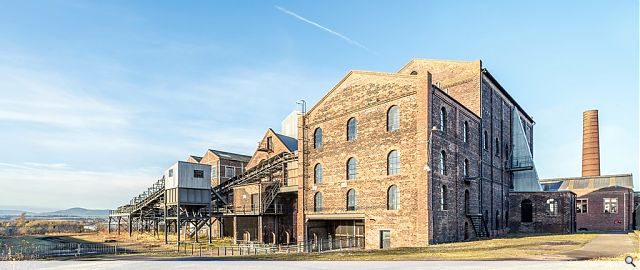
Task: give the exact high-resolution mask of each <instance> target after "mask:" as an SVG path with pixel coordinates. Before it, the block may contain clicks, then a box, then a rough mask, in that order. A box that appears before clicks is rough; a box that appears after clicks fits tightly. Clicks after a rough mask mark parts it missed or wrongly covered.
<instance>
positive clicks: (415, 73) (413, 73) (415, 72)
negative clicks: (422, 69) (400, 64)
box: [409, 70, 418, 75]
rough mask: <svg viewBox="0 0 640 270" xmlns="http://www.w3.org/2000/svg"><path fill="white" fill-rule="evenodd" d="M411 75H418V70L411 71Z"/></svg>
mask: <svg viewBox="0 0 640 270" xmlns="http://www.w3.org/2000/svg"><path fill="white" fill-rule="evenodd" d="M409 75H418V72H417V71H415V70H413V71H411V73H410V74H409Z"/></svg>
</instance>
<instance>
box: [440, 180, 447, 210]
mask: <svg viewBox="0 0 640 270" xmlns="http://www.w3.org/2000/svg"><path fill="white" fill-rule="evenodd" d="M447 192H448V191H447V186H445V185H443V186H442V187H441V188H440V210H447V209H448V208H449V206H448V205H447V201H448V199H447V196H448V194H447Z"/></svg>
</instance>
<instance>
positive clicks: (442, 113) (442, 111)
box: [440, 107, 447, 132]
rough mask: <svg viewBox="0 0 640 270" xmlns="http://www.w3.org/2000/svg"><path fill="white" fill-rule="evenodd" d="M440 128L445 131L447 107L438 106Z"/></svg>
mask: <svg viewBox="0 0 640 270" xmlns="http://www.w3.org/2000/svg"><path fill="white" fill-rule="evenodd" d="M440 130H441V131H442V132H447V109H446V108H445V107H442V108H440Z"/></svg>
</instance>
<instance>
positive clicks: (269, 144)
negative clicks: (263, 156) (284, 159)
mask: <svg viewBox="0 0 640 270" xmlns="http://www.w3.org/2000/svg"><path fill="white" fill-rule="evenodd" d="M267 150H269V151H272V150H273V138H271V136H269V137H267Z"/></svg>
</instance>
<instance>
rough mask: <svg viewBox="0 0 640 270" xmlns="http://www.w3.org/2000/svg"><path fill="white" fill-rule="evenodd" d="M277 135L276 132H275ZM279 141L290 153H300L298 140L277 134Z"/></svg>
mask: <svg viewBox="0 0 640 270" xmlns="http://www.w3.org/2000/svg"><path fill="white" fill-rule="evenodd" d="M274 133H275V132H274ZM275 134H276V136H278V139H280V141H282V143H283V144H284V145H285V146H286V147H287V149H289V151H290V152H295V151H298V140H297V139H295V138H292V137H289V136H285V135H282V134H278V133H275Z"/></svg>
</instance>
